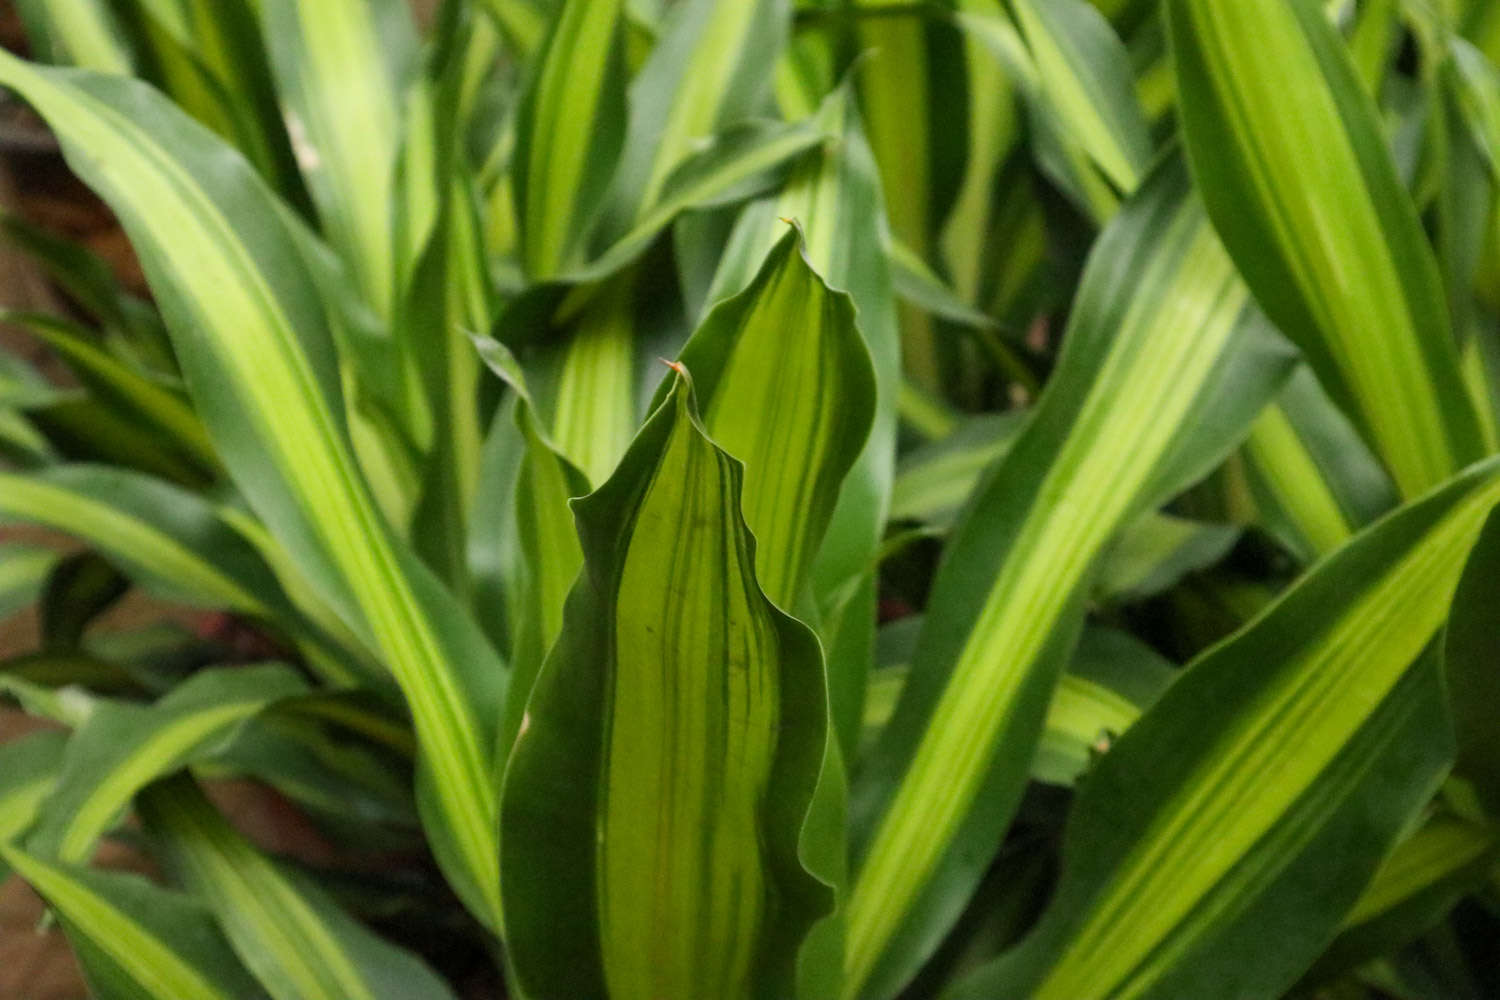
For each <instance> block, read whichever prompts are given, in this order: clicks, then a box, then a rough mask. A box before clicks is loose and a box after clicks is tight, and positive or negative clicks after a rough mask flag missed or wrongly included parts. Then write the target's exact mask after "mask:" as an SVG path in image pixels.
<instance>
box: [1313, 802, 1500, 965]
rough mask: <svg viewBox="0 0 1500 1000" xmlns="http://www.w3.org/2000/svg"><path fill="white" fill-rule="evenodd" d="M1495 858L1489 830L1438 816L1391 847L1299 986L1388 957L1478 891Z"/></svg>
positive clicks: (1499, 845) (1498, 849)
mask: <svg viewBox="0 0 1500 1000" xmlns="http://www.w3.org/2000/svg"><path fill="white" fill-rule="evenodd" d="M1497 853H1500V842H1497V840H1496V836H1495V831H1494V830H1493V829H1489V828H1486V827H1484V826H1481V825H1479V824H1477V823H1470V822H1467V821H1464V820H1459V819H1454V818H1452V817H1450V816H1438V817H1434V818H1433V819H1432V820H1430V821H1429V822H1427V823H1426V824H1424V825H1423V826H1422V827H1421V828H1420V829H1419V830H1417V832H1416V833H1414V834H1412V835H1411V836H1410V837H1408V838H1406V839H1405V840H1403V841H1402V842H1401V843H1399V844H1397V845H1396V849H1395V850H1394V851H1392V852H1391V854H1390V856H1389V857H1388V858H1386V859H1385V861H1384V862H1382V864H1381V866H1380V868H1379V869H1378V870H1377V871H1376V872H1375V877H1374V878H1373V879H1371V880H1370V884H1369V885H1368V886H1366V887H1365V891H1364V892H1363V893H1361V894H1360V897H1359V899H1358V900H1356V901H1355V903H1354V907H1353V908H1352V909H1351V910H1350V911H1349V914H1348V916H1346V917H1345V918H1344V923H1343V926H1342V928H1341V929H1340V931H1339V935H1338V937H1336V938H1334V939H1333V943H1332V944H1330V945H1329V946H1328V947H1327V948H1326V949H1325V950H1324V952H1323V954H1322V955H1321V956H1320V957H1319V958H1318V961H1317V962H1316V963H1315V964H1314V965H1313V967H1312V968H1311V969H1309V970H1308V971H1307V973H1306V974H1305V975H1304V976H1303V977H1302V979H1301V980H1300V983H1301V984H1302V985H1305V986H1312V985H1315V984H1318V983H1323V982H1327V981H1328V980H1330V979H1332V978H1334V977H1335V976H1337V975H1338V974H1339V973H1341V972H1345V971H1347V970H1349V969H1352V968H1354V967H1356V966H1358V965H1361V964H1363V963H1364V962H1366V961H1368V960H1370V959H1373V958H1377V957H1379V956H1381V955H1387V954H1390V953H1392V952H1394V951H1396V950H1398V949H1400V948H1401V947H1403V946H1404V945H1406V944H1408V943H1409V942H1411V941H1413V940H1415V939H1416V938H1417V937H1419V936H1420V935H1421V934H1422V933H1424V932H1425V931H1427V930H1429V929H1431V928H1432V927H1433V925H1435V924H1436V923H1437V922H1438V921H1439V920H1441V919H1442V917H1443V915H1444V914H1446V913H1447V912H1448V911H1449V910H1450V909H1452V908H1453V905H1454V904H1455V903H1456V902H1458V899H1459V897H1460V896H1461V895H1463V894H1464V893H1465V892H1469V891H1472V890H1475V889H1477V888H1479V887H1480V886H1481V885H1482V884H1483V883H1484V881H1485V879H1486V877H1487V876H1488V875H1489V874H1490V873H1491V871H1492V870H1493V869H1494V866H1495V858H1496V855H1497Z"/></svg>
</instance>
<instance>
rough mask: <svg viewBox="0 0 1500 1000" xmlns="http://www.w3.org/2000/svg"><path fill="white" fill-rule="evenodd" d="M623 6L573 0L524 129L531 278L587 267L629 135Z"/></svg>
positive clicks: (520, 197) (521, 150) (531, 93)
mask: <svg viewBox="0 0 1500 1000" xmlns="http://www.w3.org/2000/svg"><path fill="white" fill-rule="evenodd" d="M623 6H624V2H623V0H565V2H564V3H563V4H562V8H561V10H560V11H559V13H558V15H557V17H556V19H555V20H554V21H553V26H552V31H551V34H550V35H549V36H548V38H547V42H546V45H545V47H544V48H543V49H542V51H541V53H540V54H539V55H538V57H537V61H536V65H535V70H534V72H533V77H532V80H531V85H530V89H529V90H528V92H527V94H526V96H525V97H524V98H523V100H522V104H521V107H520V110H519V112H518V114H519V118H518V120H517V124H516V150H515V155H514V159H513V161H512V162H514V163H515V165H516V168H515V174H514V179H515V196H516V214H517V215H518V216H519V218H520V220H521V250H522V254H521V256H522V260H523V261H524V263H525V268H526V272H527V276H528V277H530V278H532V279H533V280H537V279H545V278H550V277H553V276H555V275H558V274H560V273H562V272H564V271H565V270H567V269H568V268H569V267H571V266H574V265H576V264H579V263H581V261H579V260H578V255H579V254H580V252H581V251H582V250H583V238H584V236H585V234H586V232H587V229H588V227H589V225H590V224H591V223H592V222H593V220H594V217H595V213H596V212H597V211H598V209H599V206H600V205H601V203H602V201H603V199H604V196H605V193H606V190H607V188H608V185H609V180H610V177H611V176H613V174H614V169H615V162H616V160H617V158H618V157H619V153H620V147H621V143H622V142H623V141H624V133H625V127H624V124H625V65H624V57H625V52H624V33H623V23H622V19H621V12H622V9H623Z"/></svg>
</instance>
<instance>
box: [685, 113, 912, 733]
mask: <svg viewBox="0 0 1500 1000" xmlns="http://www.w3.org/2000/svg"><path fill="white" fill-rule="evenodd" d="M815 120H816V122H817V124H818V128H819V130H820V131H822V132H824V133H826V134H827V135H828V136H829V137H830V139H829V141H828V142H826V143H824V144H823V145H821V146H820V147H819V148H818V149H817V150H816V151H814V152H810V153H809V154H808V155H807V156H805V157H803V158H801V159H800V160H799V161H798V162H797V164H796V167H795V168H794V170H793V171H792V174H791V176H790V177H788V178H787V181H786V183H785V184H784V185H783V187H782V188H781V190H780V191H779V192H777V193H776V194H775V195H772V196H767V197H764V198H761V199H759V200H758V201H755V202H753V203H751V204H750V205H748V206H747V207H746V208H745V209H744V210H743V211H742V212H741V213H740V218H739V219H738V221H737V222H736V223H735V228H734V231H733V233H732V234H731V236H730V240H729V244H728V245H727V246H726V247H725V248H724V250H723V252H722V255H721V256H720V259H719V263H718V267H717V269H716V271H715V273H714V277H713V281H712V284H711V286H710V288H709V290H708V292H707V295H706V300H705V303H704V307H705V309H707V308H709V307H711V306H712V305H713V304H715V303H717V302H719V301H720V300H722V299H724V298H727V297H729V296H730V295H734V294H736V293H738V292H740V291H742V290H743V289H744V288H745V287H747V286H748V285H749V284H750V282H751V281H752V280H753V279H754V278H755V275H756V273H757V272H758V271H759V269H760V267H761V265H762V263H763V262H764V261H765V259H766V255H767V254H769V253H770V251H771V249H772V248H773V247H775V246H776V244H777V242H778V241H780V240H782V239H784V238H785V237H786V228H785V227H786V223H785V222H783V221H782V220H783V219H793V220H796V221H797V222H799V223H800V224H801V226H802V231H803V233H804V234H805V238H806V248H805V253H806V256H807V259H808V261H809V262H810V263H811V265H812V267H813V269H814V270H815V271H816V272H817V273H818V275H819V276H821V278H822V279H823V281H824V282H826V283H827V285H828V287H829V288H831V289H833V290H835V291H842V292H847V293H848V295H849V297H850V299H852V300H853V302H854V308H855V311H856V314H857V315H858V317H859V332H860V334H861V335H862V336H863V337H864V341H865V348H866V349H867V350H868V351H869V354H870V360H871V362H872V363H873V365H874V369H875V383H876V398H875V418H874V421H873V423H872V424H871V427H870V434H869V437H868V439H867V440H866V441H865V447H864V450H863V451H862V452H861V453H860V455H859V458H858V459H857V460H856V462H855V465H854V468H853V469H852V470H850V472H849V474H848V476H846V477H845V480H844V486H843V489H842V491H841V492H840V494H839V504H838V507H837V508H836V509H835V512H834V515H833V519H832V521H831V522H830V524H829V527H828V532H827V534H826V536H825V537H824V540H823V544H822V548H821V549H820V550H819V552H818V556H817V558H816V559H815V560H814V563H813V595H814V597H815V599H816V601H817V604H818V613H819V615H818V617H819V619H820V620H819V625H818V628H819V637H820V638H821V639H822V640H823V646H824V649H825V650H826V651H827V667H828V678H829V689H830V698H831V701H832V703H833V713H834V720H835V723H836V725H837V728H838V732H839V739H840V741H841V745H842V747H843V750H844V752H845V755H846V756H847V755H849V754H852V753H853V751H854V747H855V744H856V743H857V741H858V739H859V727H860V714H861V705H862V704H863V700H864V685H865V678H866V674H867V673H868V671H869V664H870V661H871V651H872V649H873V647H874V641H875V618H876V614H875V586H874V569H875V562H876V550H877V548H878V546H879V543H880V538H881V535H882V532H883V531H884V530H885V524H886V513H887V510H888V508H889V506H890V494H891V482H892V479H893V478H894V475H895V453H896V419H897V418H896V398H897V395H898V393H899V391H900V385H901V340H900V338H901V334H900V329H899V326H898V321H897V314H896V301H895V293H894V291H893V289H892V283H891V272H890V264H889V259H888V255H887V252H886V247H885V245H886V242H887V240H888V238H889V233H888V230H887V224H886V221H885V218H884V209H883V207H882V200H881V193H880V183H879V174H878V171H877V169H876V166H875V161H874V155H873V154H872V153H871V151H870V147H869V144H868V143H867V142H866V140H865V137H864V132H863V129H862V127H861V125H860V121H859V116H858V112H857V110H856V108H855V104H854V100H853V94H852V93H851V92H850V90H849V88H848V87H840V88H838V89H837V90H836V91H835V92H834V93H832V94H830V95H829V96H828V97H827V99H826V100H825V101H824V102H823V105H822V107H820V108H819V110H818V113H817V116H816V119H815Z"/></svg>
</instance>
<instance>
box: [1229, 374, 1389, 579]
mask: <svg viewBox="0 0 1500 1000" xmlns="http://www.w3.org/2000/svg"><path fill="white" fill-rule="evenodd" d="M1243 454H1244V456H1245V460H1246V461H1245V470H1246V473H1247V478H1248V480H1249V484H1250V490H1251V494H1252V496H1253V497H1254V498H1255V503H1256V507H1257V508H1258V509H1259V513H1260V516H1261V517H1262V518H1263V519H1264V521H1265V523H1266V525H1267V527H1269V528H1270V529H1271V531H1272V532H1273V533H1274V534H1275V535H1276V536H1277V537H1278V538H1279V539H1281V540H1282V542H1284V543H1285V544H1286V545H1287V546H1288V547H1289V548H1290V549H1291V550H1292V551H1293V552H1295V553H1297V554H1298V555H1300V556H1302V557H1303V559H1304V560H1306V561H1307V562H1312V561H1314V560H1315V559H1316V558H1317V557H1318V556H1320V555H1323V554H1325V553H1328V552H1331V551H1333V550H1334V549H1335V548H1337V547H1338V546H1339V545H1341V544H1343V543H1344V542H1345V541H1346V540H1347V539H1348V538H1349V536H1350V535H1352V534H1354V532H1356V531H1358V530H1359V529H1360V528H1362V527H1364V526H1365V525H1366V524H1369V523H1370V522H1371V521H1373V520H1375V518H1377V517H1379V516H1380V515H1381V514H1383V513H1385V512H1386V511H1387V510H1389V509H1391V508H1392V507H1394V506H1395V504H1396V492H1395V488H1394V487H1393V486H1392V484H1391V482H1390V477H1389V476H1387V475H1386V472H1385V469H1384V468H1383V467H1382V466H1381V465H1380V462H1379V460H1378V459H1376V458H1375V456H1374V455H1372V454H1371V453H1370V449H1369V448H1368V447H1367V446H1366V445H1365V443H1364V441H1362V440H1361V439H1360V437H1359V432H1358V431H1356V430H1355V429H1354V427H1353V425H1351V424H1350V423H1349V421H1348V419H1347V418H1346V417H1345V416H1344V415H1343V414H1342V413H1340V412H1339V410H1338V408H1337V407H1335V406H1334V405H1333V402H1332V401H1331V400H1330V399H1329V398H1328V396H1327V394H1326V393H1325V392H1324V391H1323V389H1322V387H1321V386H1319V385H1318V381H1317V379H1316V378H1315V377H1314V376H1313V374H1312V372H1311V371H1309V370H1308V369H1307V368H1306V367H1305V366H1299V367H1298V369H1297V371H1296V372H1295V373H1293V375H1292V377H1291V378H1290V379H1288V380H1287V386H1286V389H1285V390H1284V391H1283V392H1282V394H1281V396H1280V398H1279V399H1277V401H1276V402H1275V403H1274V404H1272V405H1271V406H1269V407H1267V408H1266V410H1265V412H1264V413H1262V414H1261V415H1260V417H1259V419H1257V420H1256V421H1255V426H1254V427H1253V428H1251V430H1250V437H1249V438H1247V439H1246V441H1245V448H1244V451H1243Z"/></svg>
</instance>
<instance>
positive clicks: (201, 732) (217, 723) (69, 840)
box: [58, 698, 266, 863]
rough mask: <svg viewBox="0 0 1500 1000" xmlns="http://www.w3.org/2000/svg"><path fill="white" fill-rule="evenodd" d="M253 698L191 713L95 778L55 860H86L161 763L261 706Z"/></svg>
mask: <svg viewBox="0 0 1500 1000" xmlns="http://www.w3.org/2000/svg"><path fill="white" fill-rule="evenodd" d="M265 704H266V703H265V700H264V699H260V698H256V699H252V700H246V701H241V702H231V703H229V704H225V705H216V706H214V707H213V708H205V709H202V710H200V711H196V712H192V713H190V714H188V715H184V716H182V717H180V718H178V719H175V720H173V722H172V723H171V724H169V725H166V726H163V727H161V728H160V729H157V730H156V731H155V732H153V733H152V734H151V735H150V736H149V737H147V738H146V739H145V740H143V741H142V742H141V744H140V746H138V747H137V748H136V749H135V752H134V753H132V754H131V755H130V756H129V757H127V758H125V759H124V760H122V761H120V763H119V766H118V767H116V768H115V769H114V770H113V771H110V772H109V773H108V774H102V775H99V780H98V782H97V784H96V785H95V786H94V790H93V791H92V792H90V793H89V795H88V797H87V798H86V799H84V800H83V802H82V803H80V804H79V806H78V810H77V811H76V812H75V813H74V814H73V818H72V820H71V821H69V823H68V827H67V831H66V832H65V833H64V834H63V838H62V841H61V843H60V844H59V846H58V858H59V859H60V860H62V861H66V862H70V863H83V862H85V861H87V860H88V855H89V852H90V850H91V849H92V848H93V846H94V844H95V842H97V841H98V839H99V837H100V836H101V835H102V834H103V833H104V832H105V831H106V830H108V829H109V826H110V824H111V823H112V822H114V819H115V817H116V816H117V815H119V813H120V810H122V809H124V808H125V807H126V806H127V805H128V804H129V803H130V800H131V798H133V797H134V796H135V793H136V792H137V791H139V790H140V789H141V788H143V787H145V786H146V785H147V784H149V783H150V782H151V780H152V779H153V778H155V777H156V776H157V775H159V774H161V773H162V768H163V763H164V762H166V763H168V764H170V762H173V761H176V760H178V759H180V758H181V756H182V755H183V754H184V753H187V752H188V751H189V750H191V749H192V748H193V747H195V746H197V745H198V744H199V743H200V742H201V741H203V740H204V739H207V738H208V737H209V736H211V735H213V734H214V733H216V732H218V731H220V730H221V729H223V728H224V727H226V726H228V725H231V724H232V723H235V722H238V721H240V720H241V719H245V718H248V717H249V716H251V715H254V714H255V713H256V712H258V711H260V710H261V709H262V708H264V707H265Z"/></svg>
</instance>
